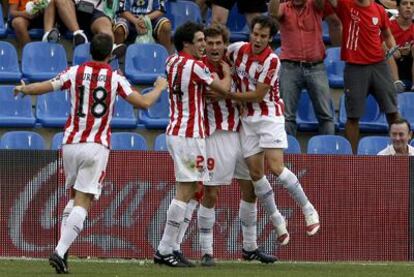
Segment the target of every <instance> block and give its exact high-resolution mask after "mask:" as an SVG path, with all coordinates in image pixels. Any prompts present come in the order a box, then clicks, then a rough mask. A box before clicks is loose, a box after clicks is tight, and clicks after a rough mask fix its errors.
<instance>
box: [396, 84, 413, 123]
mask: <svg viewBox="0 0 414 277" xmlns="http://www.w3.org/2000/svg"><path fill="white" fill-rule="evenodd" d="M398 108H399V110H400V114H401V116H402V117H403V118H405V119H407V121H408V122H410V125H411V127H412V128H414V93H413V92H405V93H400V94H398Z"/></svg>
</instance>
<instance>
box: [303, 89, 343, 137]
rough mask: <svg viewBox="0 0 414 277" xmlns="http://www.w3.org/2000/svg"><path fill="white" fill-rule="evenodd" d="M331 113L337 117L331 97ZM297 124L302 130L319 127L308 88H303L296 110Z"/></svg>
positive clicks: (315, 129) (312, 129)
mask: <svg viewBox="0 0 414 277" xmlns="http://www.w3.org/2000/svg"><path fill="white" fill-rule="evenodd" d="M330 104H331V105H330V106H331V113H332V114H333V115H334V118H335V106H334V103H333V101H332V99H331V103H330ZM296 124H297V126H298V129H299V130H301V131H317V130H318V128H319V122H318V119H317V118H316V115H315V111H314V109H313V104H312V101H311V99H310V96H309V93H308V91H307V90H302V93H301V96H300V99H299V103H298V107H297V111H296Z"/></svg>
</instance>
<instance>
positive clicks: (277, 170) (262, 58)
mask: <svg viewBox="0 0 414 277" xmlns="http://www.w3.org/2000/svg"><path fill="white" fill-rule="evenodd" d="M251 30H252V31H251V34H250V42H236V43H233V44H231V45H230V46H229V47H228V56H229V59H230V60H231V61H232V62H233V64H234V68H235V81H236V86H237V93H228V94H227V95H226V97H228V98H230V99H233V100H236V101H241V102H243V103H244V104H245V110H246V111H245V112H244V113H243V115H242V116H241V122H242V128H241V131H240V137H241V145H242V151H243V155H244V157H245V159H246V163H247V166H248V168H249V172H250V177H251V178H252V180H253V187H254V192H255V194H256V196H257V197H258V198H259V200H260V201H261V202H262V205H263V207H264V209H265V211H266V212H267V213H268V214H269V215H270V219H271V221H272V223H273V226H274V227H275V230H276V233H277V236H278V241H279V242H280V243H281V244H282V245H283V244H287V243H288V242H289V238H290V236H289V233H288V232H287V230H286V222H285V219H284V217H283V216H282V215H281V214H280V213H279V211H278V209H277V207H276V203H275V199H274V192H273V189H272V187H271V185H270V183H269V181H268V180H267V178H266V176H265V174H264V168H265V166H264V163H265V160H267V164H268V166H269V169H270V171H271V173H273V174H275V175H276V176H278V181H279V182H280V183H281V184H282V185H283V187H284V188H286V189H287V190H288V192H289V193H290V195H291V196H292V197H293V198H294V200H295V201H296V203H298V204H299V206H300V207H301V208H302V211H303V213H304V216H305V221H306V233H307V234H308V235H309V236H312V235H315V234H316V233H317V232H318V230H319V228H320V223H319V215H318V213H317V211H316V209H315V208H314V207H313V205H312V204H311V202H310V201H309V200H308V198H307V196H306V195H305V193H304V191H303V189H302V186H301V184H300V183H299V180H298V178H297V177H296V176H295V174H293V173H292V172H291V171H290V170H289V169H288V168H286V167H285V166H284V163H283V149H285V148H287V135H286V131H285V127H284V123H285V122H284V117H283V100H282V99H281V98H280V97H279V91H278V89H279V88H278V87H279V86H278V82H279V81H278V74H279V68H280V62H279V59H278V57H277V56H276V55H275V54H274V53H273V51H272V49H271V48H270V46H269V43H270V42H271V40H272V38H273V36H274V35H275V34H276V31H277V29H276V24H275V22H274V20H273V19H272V18H270V17H268V16H257V17H255V18H254V19H253V20H252V24H251ZM213 93H214V91H213ZM216 95H217V93H216ZM241 189H242V190H243V189H244V188H243V187H241Z"/></svg>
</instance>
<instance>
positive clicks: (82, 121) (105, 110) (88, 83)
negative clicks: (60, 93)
mask: <svg viewBox="0 0 414 277" xmlns="http://www.w3.org/2000/svg"><path fill="white" fill-rule="evenodd" d="M51 82H52V85H53V89H54V90H66V89H69V90H70V95H71V110H70V116H69V118H68V120H67V121H66V125H65V134H64V137H63V144H74V143H84V142H95V143H100V144H102V145H104V146H106V147H109V145H110V141H111V128H110V125H109V124H110V122H111V118H112V113H113V109H114V102H115V98H116V96H117V94H119V95H120V96H121V97H123V98H126V97H128V95H130V94H131V93H132V87H131V85H130V83H129V82H128V81H127V80H126V78H125V77H123V76H121V75H120V74H118V73H117V72H115V71H112V68H111V67H110V66H109V65H108V64H102V63H97V62H86V63H84V64H82V65H76V66H72V67H70V68H68V69H67V70H65V71H63V72H62V73H60V74H59V75H57V76H56V77H55V78H54V79H52V81H51Z"/></svg>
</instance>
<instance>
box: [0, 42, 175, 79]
mask: <svg viewBox="0 0 414 277" xmlns="http://www.w3.org/2000/svg"><path fill="white" fill-rule="evenodd" d="M89 47H90V44H89V43H86V44H81V45H78V46H77V47H76V48H75V49H74V52H73V59H72V64H73V65H77V64H81V63H83V62H85V61H88V60H90V59H91V56H90V53H89ZM167 57H168V53H167V50H166V49H165V48H164V47H163V46H162V45H160V44H156V43H154V44H131V45H130V46H129V47H128V49H127V53H126V58H125V75H126V77H127V78H128V79H129V80H130V81H131V82H133V83H134V84H152V83H153V82H154V81H155V79H156V78H157V76H158V75H165V60H166V59H167ZM21 60H22V64H21V71H20V67H19V62H18V57H17V52H16V49H15V48H14V46H13V45H12V44H10V43H8V42H5V41H0V82H1V83H6V82H9V83H10V82H19V81H20V79H22V78H23V79H25V80H26V81H28V82H38V81H44V80H48V79H51V78H53V77H55V76H56V75H57V74H58V73H59V72H61V71H63V70H65V68H67V67H68V62H67V58H66V51H65V49H64V48H63V46H62V45H60V44H56V43H48V42H31V43H28V44H26V45H25V46H24V48H23V53H22V59H21ZM111 65H112V68H113V69H115V70H116V69H118V68H119V62H118V60H114V61H112V62H111Z"/></svg>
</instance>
